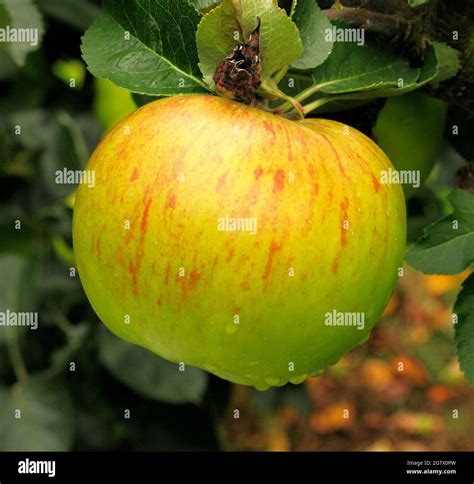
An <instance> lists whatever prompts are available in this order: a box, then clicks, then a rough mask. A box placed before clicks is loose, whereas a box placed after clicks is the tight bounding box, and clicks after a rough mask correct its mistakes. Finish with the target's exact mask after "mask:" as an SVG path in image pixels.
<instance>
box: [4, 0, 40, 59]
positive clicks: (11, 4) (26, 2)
mask: <svg viewBox="0 0 474 484" xmlns="http://www.w3.org/2000/svg"><path fill="white" fill-rule="evenodd" d="M7 27H8V28H9V29H10V32H11V33H12V34H13V33H15V35H17V36H18V35H20V33H21V32H23V33H24V34H27V35H28V36H29V37H28V36H26V37H24V38H21V39H20V38H18V39H17V40H14V39H13V38H12V37H10V38H8V37H7V38H6V39H4V40H3V41H2V42H0V48H2V49H4V50H6V52H7V53H8V54H9V56H10V57H11V58H12V59H13V60H14V61H15V63H16V64H17V65H18V66H23V64H24V63H25V60H26V56H27V55H28V54H29V53H30V52H32V51H34V50H36V49H38V48H39V47H40V44H41V39H42V37H43V33H44V26H43V19H42V17H41V13H40V12H39V10H38V8H37V7H36V5H35V4H34V2H33V1H32V0H0V28H2V29H5V28H7ZM10 40H11V42H10ZM20 40H22V41H21V42H20Z"/></svg>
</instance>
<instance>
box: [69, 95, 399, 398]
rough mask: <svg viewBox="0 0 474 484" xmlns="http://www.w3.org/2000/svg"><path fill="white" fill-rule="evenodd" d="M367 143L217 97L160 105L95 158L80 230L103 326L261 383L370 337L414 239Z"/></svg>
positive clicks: (175, 357) (78, 251)
mask: <svg viewBox="0 0 474 484" xmlns="http://www.w3.org/2000/svg"><path fill="white" fill-rule="evenodd" d="M390 167H391V163H390V161H389V159H388V158H387V157H386V156H385V155H384V153H383V152H382V151H381V150H380V149H379V148H378V147H377V146H376V145H375V144H374V143H373V142H372V141H371V140H370V139H369V138H367V137H366V136H364V135H363V134H361V133H360V132H358V131H357V130H355V129H352V128H349V127H348V126H344V125H342V124H340V123H337V122H334V121H328V120H322V119H320V120H314V119H311V120H306V121H290V120H288V119H285V118H283V117H280V116H276V115H274V114H272V113H269V112H266V111H263V110H260V109H257V108H253V107H249V106H246V105H243V104H239V103H237V102H234V101H231V100H227V99H223V98H219V97H215V96H198V95H196V96H177V97H171V98H167V99H163V100H159V101H155V102H152V103H150V104H147V105H145V106H143V107H142V108H140V109H138V110H137V111H135V112H134V113H132V114H131V115H129V116H128V117H126V118H125V119H123V120H122V121H121V122H120V123H119V124H117V125H116V126H115V127H114V128H113V129H112V130H111V131H110V132H109V133H108V134H107V135H106V136H105V138H104V139H103V140H102V142H101V143H100V145H99V146H98V147H97V149H96V150H95V152H94V154H93V155H92V157H91V159H90V161H89V164H88V167H87V169H88V170H92V171H93V172H94V173H95V181H96V184H95V186H94V187H92V188H91V187H89V186H88V185H85V184H84V185H81V186H80V188H79V190H78V193H77V198H76V205H75V210H74V221H73V238H74V249H75V257H76V262H77V268H78V271H79V274H80V277H81V281H82V284H83V286H84V289H85V291H86V293H87V296H88V298H89V300H90V302H91V304H92V306H93V308H94V309H95V311H96V312H97V314H98V316H99V317H100V319H101V320H102V321H103V322H104V323H105V324H106V325H107V326H108V327H109V328H110V329H111V330H112V331H113V332H114V333H116V334H117V335H118V336H120V337H122V338H123V339H125V340H127V341H129V342H132V343H135V344H137V345H141V346H143V347H145V348H148V349H149V350H150V351H153V352H155V353H157V354H158V355H160V356H162V357H164V358H167V359H169V360H171V361H174V362H184V363H185V364H190V365H195V366H198V367H201V368H204V369H206V370H208V371H209V372H211V373H214V374H216V375H219V376H220V377H222V378H225V379H228V380H231V381H233V382H237V383H242V384H247V385H253V386H255V387H257V388H259V389H265V388H268V387H269V386H280V385H284V384H285V383H287V382H289V381H290V382H292V383H299V382H302V381H303V380H304V379H305V378H306V377H307V376H308V375H309V374H313V375H316V374H319V373H321V372H322V371H323V370H324V369H325V368H326V367H327V366H329V365H331V364H334V363H335V362H336V361H337V360H338V359H339V358H340V357H341V356H342V355H343V354H344V353H346V352H347V351H348V350H350V349H351V348H353V347H354V346H355V345H357V344H360V343H361V342H363V341H365V340H366V339H367V338H368V335H369V333H370V331H371V329H372V327H373V326H374V324H375V323H376V321H377V319H378V318H379V316H380V315H381V313H382V312H383V310H384V308H385V306H386V305H387V303H388V301H389V298H390V295H391V293H392V291H393V289H394V286H395V284H396V281H397V276H398V268H399V266H400V265H401V264H402V261H403V257H404V249H405V237H406V214H405V201H404V197H403V192H402V189H401V188H400V185H394V184H386V185H384V184H381V183H380V181H379V180H380V172H381V171H383V170H386V169H388V168H390Z"/></svg>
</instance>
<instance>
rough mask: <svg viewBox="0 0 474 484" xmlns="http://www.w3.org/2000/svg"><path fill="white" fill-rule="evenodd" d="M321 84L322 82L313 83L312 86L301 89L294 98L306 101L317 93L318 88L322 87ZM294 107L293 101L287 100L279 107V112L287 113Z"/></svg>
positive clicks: (299, 101) (297, 100)
mask: <svg viewBox="0 0 474 484" xmlns="http://www.w3.org/2000/svg"><path fill="white" fill-rule="evenodd" d="M320 87H321V85H320V84H313V85H312V86H310V87H308V88H307V89H304V90H303V91H301V92H300V93H299V94H297V95H296V96H295V97H294V98H292V99H293V100H295V101H296V102H298V103H300V104H301V101H304V100H305V99H307V98H308V97H311V96H312V95H313V94H316V93H317V92H318V90H319V89H320ZM291 109H292V103H289V102H286V103H285V104H282V105H281V106H280V107H279V108H278V112H279V113H286V112H288V111H290V110H291Z"/></svg>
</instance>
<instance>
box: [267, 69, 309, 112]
mask: <svg viewBox="0 0 474 484" xmlns="http://www.w3.org/2000/svg"><path fill="white" fill-rule="evenodd" d="M261 89H262V90H263V91H264V92H266V93H267V94H269V95H271V96H274V97H275V98H277V99H284V100H285V101H287V102H288V103H289V104H290V105H291V106H292V107H293V108H294V110H295V112H296V114H297V116H298V117H299V118H300V119H302V118H304V110H303V106H301V104H300V103H299V102H298V101H297V100H296V99H294V98H292V97H291V96H288V94H285V93H284V92H283V91H282V90H281V89H280V88H279V87H278V86H277V84H276V82H275V80H274V79H272V78H270V79H266V80H265V81H263V82H262V85H261ZM273 113H274V114H282V113H283V112H282V111H280V108H276V109H275V110H274V111H273Z"/></svg>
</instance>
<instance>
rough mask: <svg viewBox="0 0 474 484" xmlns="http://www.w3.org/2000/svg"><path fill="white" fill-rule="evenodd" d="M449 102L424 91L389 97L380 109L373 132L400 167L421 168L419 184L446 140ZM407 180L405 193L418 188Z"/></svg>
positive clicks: (410, 194) (430, 168) (424, 178)
mask: <svg viewBox="0 0 474 484" xmlns="http://www.w3.org/2000/svg"><path fill="white" fill-rule="evenodd" d="M446 113H447V104H446V103H444V102H443V101H440V100H439V99H435V98H432V97H431V96H429V95H428V94H425V93H422V92H411V93H408V94H404V95H403V96H395V97H391V98H388V99H387V101H386V102H385V104H384V107H383V108H382V110H381V111H380V113H379V115H378V117H377V122H376V125H375V127H374V129H373V134H374V137H375V140H376V142H377V144H378V145H379V146H380V147H381V148H382V150H383V151H384V152H385V153H386V154H387V155H388V157H389V158H390V160H392V162H393V164H394V166H395V168H396V169H397V170H398V171H399V172H400V171H407V170H417V171H419V180H418V181H419V183H420V186H421V185H422V184H423V183H424V181H425V180H426V179H427V178H428V176H429V174H430V173H431V170H432V169H433V166H434V165H435V163H436V161H437V160H438V156H439V151H440V149H441V143H442V141H443V131H444V124H445V121H446ZM417 188H420V187H419V186H418V187H414V186H413V184H412V185H409V184H404V185H403V190H404V192H405V196H406V197H407V198H410V197H411V196H413V194H414V193H415V191H416V189H417Z"/></svg>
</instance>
